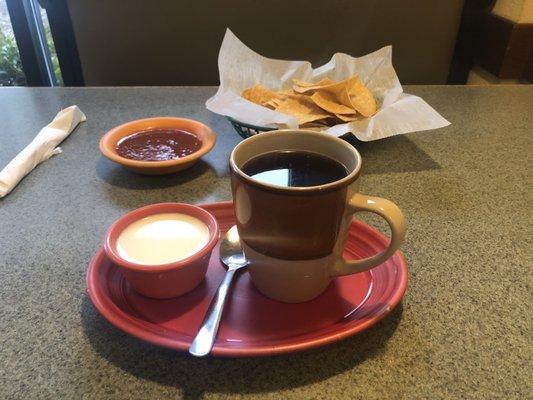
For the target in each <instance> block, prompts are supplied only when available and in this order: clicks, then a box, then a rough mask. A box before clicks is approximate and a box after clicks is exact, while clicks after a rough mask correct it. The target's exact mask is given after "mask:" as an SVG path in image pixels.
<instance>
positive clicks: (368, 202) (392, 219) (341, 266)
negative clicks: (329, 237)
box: [331, 193, 405, 276]
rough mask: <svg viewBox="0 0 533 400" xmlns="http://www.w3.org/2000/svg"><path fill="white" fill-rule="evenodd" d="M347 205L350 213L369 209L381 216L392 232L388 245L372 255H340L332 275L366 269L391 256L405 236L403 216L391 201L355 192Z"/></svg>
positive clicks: (353, 272)
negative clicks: (353, 258)
mask: <svg viewBox="0 0 533 400" xmlns="http://www.w3.org/2000/svg"><path fill="white" fill-rule="evenodd" d="M348 207H349V212H351V213H352V214H355V213H357V212H360V211H370V212H373V213H375V214H378V215H379V216H381V217H383V218H384V219H385V220H386V221H387V222H388V224H389V226H390V229H391V233H392V235H391V241H390V244H389V247H387V248H386V249H385V250H383V251H382V252H381V253H378V254H376V255H374V256H372V257H368V258H363V259H362V260H345V259H344V258H343V257H341V258H340V259H339V260H338V261H337V262H336V263H335V264H334V265H333V268H332V271H331V275H332V276H341V275H350V274H356V273H358V272H364V271H368V270H369V269H371V268H372V267H375V266H377V265H379V264H381V263H382V262H384V261H385V260H386V259H388V258H389V257H390V256H392V255H393V254H394V252H395V251H396V250H398V248H399V247H400V245H401V244H402V242H403V240H404V238H405V218H404V216H403V213H402V211H401V210H400V209H399V208H398V206H397V205H396V204H394V203H393V202H392V201H390V200H387V199H382V198H380V197H373V196H365V195H364V194H360V193H356V194H355V195H353V196H352V197H351V198H350V201H349V202H348Z"/></svg>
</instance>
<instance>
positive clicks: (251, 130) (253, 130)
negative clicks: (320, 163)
mask: <svg viewBox="0 0 533 400" xmlns="http://www.w3.org/2000/svg"><path fill="white" fill-rule="evenodd" d="M226 118H227V119H228V121H229V122H230V123H231V125H233V128H235V130H236V131H237V133H238V134H239V135H240V136H241V137H243V138H244V139H248V138H249V137H251V136H254V135H257V134H258V133H262V132H268V131H274V130H276V129H277V128H269V127H267V126H257V125H252V124H246V123H244V122H241V121H237V120H236V119H233V118H231V117H228V116H226ZM339 139H343V140H346V141H347V142H348V143H352V142H353V141H354V140H355V142H358V140H357V138H356V137H355V136H353V135H352V134H351V133H350V132H347V133H345V134H344V135H342V136H339ZM352 144H353V143H352Z"/></svg>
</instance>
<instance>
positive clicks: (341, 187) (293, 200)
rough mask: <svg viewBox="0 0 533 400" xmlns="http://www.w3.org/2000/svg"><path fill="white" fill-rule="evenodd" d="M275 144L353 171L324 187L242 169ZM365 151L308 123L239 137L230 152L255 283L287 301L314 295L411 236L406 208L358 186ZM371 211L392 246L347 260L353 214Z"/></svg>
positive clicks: (379, 258)
mask: <svg viewBox="0 0 533 400" xmlns="http://www.w3.org/2000/svg"><path fill="white" fill-rule="evenodd" d="M272 151H306V152H312V153H318V154H321V155H324V156H327V157H329V158H331V159H333V160H337V161H338V162H340V163H341V164H343V165H344V167H345V168H346V169H347V171H348V175H347V176H346V177H344V178H342V179H340V180H337V181H334V182H330V183H327V184H324V185H320V186H310V187H282V186H277V185H271V184H267V183H263V182H259V181H258V180H255V179H253V178H251V177H250V176H248V175H246V174H245V173H244V172H243V171H242V167H243V165H244V164H245V163H246V162H247V161H248V160H250V159H252V158H254V157H256V156H259V155H261V154H264V153H268V152H272ZM361 163H362V160H361V155H360V154H359V152H358V151H357V150H356V149H355V148H354V147H353V146H352V145H350V144H349V143H347V142H345V141H343V140H341V139H338V138H335V137H333V136H330V135H328V134H324V133H320V132H314V131H308V130H279V131H271V132H266V133H261V134H258V135H255V136H252V137H251V138H249V139H246V140H244V141H242V142H241V143H239V144H238V145H237V146H236V147H235V148H234V149H233V151H232V153H231V156H230V172H231V184H232V192H233V200H234V207H235V216H236V219H237V228H238V231H239V235H240V238H241V244H242V246H243V249H244V253H245V255H246V258H247V259H248V260H249V262H250V269H249V271H250V275H251V279H252V282H253V283H254V285H255V286H256V287H257V289H259V291H261V292H262V293H263V294H264V295H266V296H268V297H270V298H272V299H275V300H280V301H285V302H291V303H296V302H302V301H307V300H311V299H313V298H314V297H316V296H318V295H319V294H321V293H322V292H323V291H324V290H325V289H326V288H327V286H328V284H329V283H330V281H331V279H332V278H333V277H335V276H341V275H348V274H355V273H358V272H363V271H367V270H369V269H371V268H372V267H375V266H377V265H379V264H381V263H382V262H384V261H385V260H386V259H387V258H389V257H390V256H391V255H392V254H394V252H395V251H396V250H397V249H398V247H399V246H400V244H401V243H402V241H403V239H404V236H405V222H404V217H403V214H402V212H401V211H400V209H399V208H398V207H397V206H396V205H395V204H394V203H392V202H391V201H389V200H385V199H382V198H379V197H372V196H366V195H363V194H360V193H358V190H357V179H358V177H359V174H360V172H361ZM359 211H369V212H373V213H376V214H378V215H380V216H381V217H383V218H385V220H386V221H387V222H388V224H389V226H390V229H391V233H392V235H391V241H390V244H389V247H388V248H387V249H385V250H384V251H383V252H382V253H379V254H376V255H374V256H372V257H369V258H365V259H361V260H350V261H348V260H345V259H344V258H343V257H342V250H343V247H344V241H345V239H346V234H347V233H348V228H349V225H350V223H351V221H352V218H353V215H354V214H355V213H357V212H359Z"/></svg>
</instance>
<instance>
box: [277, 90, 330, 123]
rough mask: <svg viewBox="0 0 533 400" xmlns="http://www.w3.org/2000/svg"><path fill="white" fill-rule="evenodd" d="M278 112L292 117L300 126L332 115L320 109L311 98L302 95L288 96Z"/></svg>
mask: <svg viewBox="0 0 533 400" xmlns="http://www.w3.org/2000/svg"><path fill="white" fill-rule="evenodd" d="M276 111H279V112H281V113H283V114H289V115H292V116H293V117H294V118H296V120H297V121H298V125H303V124H305V123H307V122H312V121H317V120H319V119H323V118H327V117H329V116H330V114H328V113H326V112H325V111H323V110H322V109H321V108H320V107H318V106H317V105H316V104H315V103H314V102H313V101H312V100H311V99H310V98H309V97H307V96H301V95H291V96H288V97H287V98H286V99H285V100H282V102H281V103H280V104H279V106H278V107H276Z"/></svg>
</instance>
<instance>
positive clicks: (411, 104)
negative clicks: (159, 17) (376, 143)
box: [206, 29, 450, 141]
mask: <svg viewBox="0 0 533 400" xmlns="http://www.w3.org/2000/svg"><path fill="white" fill-rule="evenodd" d="M218 69H219V74H220V87H219V88H218V91H217V93H216V94H215V95H214V96H213V97H211V98H210V99H209V100H207V102H206V107H207V108H208V109H209V110H211V111H213V112H215V113H217V114H221V115H225V116H229V117H232V118H235V119H236V120H238V121H241V122H245V123H249V124H253V125H259V126H269V127H279V128H297V127H298V123H297V122H296V119H295V118H294V117H292V116H290V115H287V114H282V113H279V112H276V111H273V110H270V109H268V108H266V107H262V106H260V105H258V104H255V103H252V102H250V101H248V100H246V99H244V98H242V97H241V96H240V94H241V93H242V91H243V90H244V89H246V88H249V87H251V86H253V85H255V84H257V83H261V84H262V85H264V86H266V87H268V88H269V89H272V90H282V89H289V88H291V87H292V79H300V80H304V81H312V82H316V81H319V80H320V79H321V78H325V77H329V78H331V79H333V80H342V79H346V78H349V77H350V76H352V75H354V74H357V75H358V77H359V79H360V80H361V81H362V82H363V83H364V84H365V85H366V86H367V87H368V88H369V89H370V91H371V92H372V93H373V94H374V96H375V98H376V100H377V102H378V105H379V111H378V112H377V113H376V114H375V115H374V116H372V117H370V118H364V119H361V120H358V121H354V122H350V123H345V124H339V125H335V126H332V127H330V128H328V129H326V132H329V133H331V134H332V135H335V136H341V135H343V134H345V133H347V132H352V133H353V134H354V135H355V136H356V137H357V138H358V139H359V140H362V141H371V140H377V139H382V138H386V137H389V136H394V135H400V134H404V133H409V132H415V131H424V130H428V129H436V128H442V127H444V126H447V125H449V124H450V123H449V122H448V121H447V120H446V119H444V118H443V117H442V116H441V115H440V114H439V113H438V112H436V111H435V110H434V109H433V108H432V107H431V106H430V105H429V104H427V103H426V102H425V101H424V100H422V99H421V98H420V97H417V96H413V95H410V94H407V93H403V89H402V85H401V84H400V81H399V80H398V76H397V75H396V72H395V71H394V68H393V66H392V47H391V46H387V47H383V48H382V49H380V50H377V51H375V52H373V53H371V54H367V55H365V56H363V57H358V58H355V57H352V56H349V55H348V54H344V53H336V54H334V55H333V57H332V58H331V60H330V61H329V62H328V63H326V64H324V65H322V66H321V67H318V68H315V69H313V68H312V67H311V63H310V62H308V61H285V60H274V59H270V58H266V57H263V56H261V55H260V54H257V53H256V52H254V51H253V50H251V49H250V48H248V47H247V46H246V45H245V44H244V43H242V42H241V41H240V40H239V39H238V38H237V37H236V36H235V35H234V34H233V32H231V31H230V30H229V29H227V30H226V35H225V36H224V40H223V41H222V46H221V47H220V53H219V55H218Z"/></svg>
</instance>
